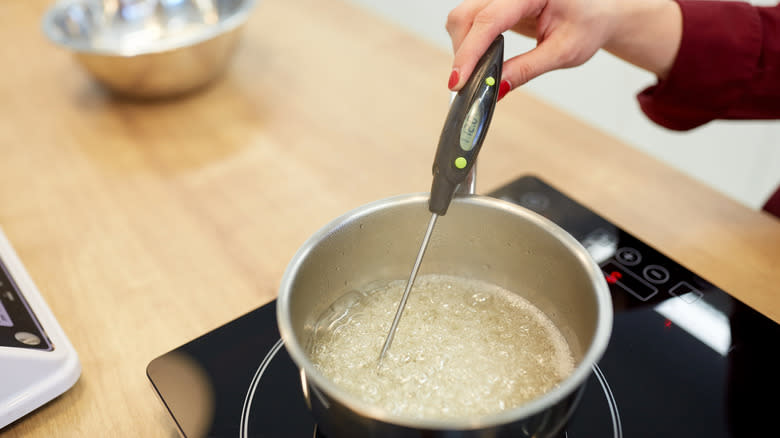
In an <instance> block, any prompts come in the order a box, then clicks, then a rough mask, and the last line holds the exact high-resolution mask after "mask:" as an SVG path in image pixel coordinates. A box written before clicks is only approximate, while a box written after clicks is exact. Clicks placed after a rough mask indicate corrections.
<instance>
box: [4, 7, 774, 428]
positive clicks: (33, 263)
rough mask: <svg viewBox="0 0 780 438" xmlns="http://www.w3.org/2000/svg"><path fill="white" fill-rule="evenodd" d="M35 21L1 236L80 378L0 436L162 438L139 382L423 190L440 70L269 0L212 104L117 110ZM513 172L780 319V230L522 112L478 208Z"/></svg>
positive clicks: (13, 75)
mask: <svg viewBox="0 0 780 438" xmlns="http://www.w3.org/2000/svg"><path fill="white" fill-rule="evenodd" d="M48 3H49V1H43V0H39V1H25V2H2V3H1V4H0V29H2V32H3V33H4V34H5V38H3V39H2V42H0V58H2V59H3V60H5V67H4V69H3V70H4V73H3V80H2V81H0V112H1V113H2V114H3V117H2V121H0V147H1V148H2V155H1V157H2V158H1V159H0V226H2V228H3V230H4V231H5V233H6V235H7V236H8V238H9V240H10V241H11V243H12V245H13V246H14V248H15V249H16V251H17V252H18V254H19V256H20V258H21V260H22V262H23V263H24V264H25V266H26V268H27V270H28V271H29V273H30V275H31V276H32V278H33V280H34V281H35V283H36V284H37V286H38V288H39V289H40V290H41V293H42V294H43V296H44V298H45V299H46V301H47V302H48V304H49V306H50V307H51V309H52V311H53V312H54V314H55V315H56V317H57V318H58V320H59V322H60V324H61V326H62V327H63V329H64V330H65V332H66V334H67V335H68V337H69V338H70V340H71V342H72V343H73V345H74V346H75V348H76V350H77V351H78V353H79V356H80V360H81V363H82V366H83V371H82V375H81V378H80V380H79V381H78V383H76V385H75V386H74V387H73V388H72V389H70V390H69V391H68V392H66V393H65V394H64V395H63V396H61V397H59V398H58V399H56V400H54V401H53V402H51V403H49V404H47V405H46V406H44V407H43V408H41V409H39V410H37V411H35V412H34V413H32V414H31V415H29V416H27V417H25V418H24V419H23V420H21V421H18V422H16V423H14V424H13V425H11V426H9V427H8V428H6V429H5V430H3V431H2V432H3V434H4V436H8V437H27V438H29V437H51V436H63V431H72V435H73V436H103V435H105V434H106V433H119V434H120V435H122V436H139V437H140V436H142V437H155V436H157V437H171V436H174V435H175V427H174V424H173V422H172V421H171V419H170V417H169V416H168V414H167V412H166V411H165V409H164V408H163V407H162V405H161V404H160V403H159V402H158V401H157V398H156V396H155V394H154V391H153V390H152V388H151V386H150V384H149V382H148V380H147V377H146V375H145V369H146V366H147V364H148V363H149V362H150V361H151V360H152V359H154V358H155V357H157V356H159V355H161V354H163V353H165V352H167V351H169V350H171V349H173V348H175V347H178V346H179V345H181V344H183V343H185V342H187V341H189V340H191V339H193V338H195V337H198V336H200V335H202V334H204V333H206V332H208V331H209V330H211V329H213V328H215V327H217V326H219V325H221V324H223V323H225V322H227V321H230V320H232V319H234V318H236V317H237V316H239V315H241V314H244V313H246V312H247V311H249V310H251V309H254V308H256V307H258V306H260V305H262V304H264V303H266V302H268V301H269V300H272V299H274V297H275V295H276V290H277V286H278V283H279V280H280V278H281V275H282V272H283V270H284V268H285V266H286V264H287V262H288V260H289V259H290V258H291V257H292V255H293V253H294V252H295V250H296V249H297V248H298V246H299V245H300V244H301V243H302V242H303V241H304V240H305V239H306V238H307V237H308V236H309V235H311V234H312V233H313V232H314V231H315V230H317V229H318V228H319V227H321V226H322V225H324V224H325V223H326V222H328V221H329V220H331V219H333V218H335V217H336V216H338V215H340V214H341V213H344V212H345V211H347V210H349V209H351V208H353V207H357V206H358V205H361V204H364V203H366V202H369V201H372V200H375V199H379V198H383V197H387V196H390V195H395V194H399V193H406V192H417V191H425V190H427V189H428V187H429V184H430V179H431V176H430V165H431V160H432V157H433V152H434V149H435V145H436V142H437V139H438V135H439V131H440V129H441V125H442V122H443V119H444V115H445V113H446V110H447V104H448V99H449V92H448V90H447V89H446V86H445V84H446V81H447V77H448V75H449V66H450V61H451V57H450V54H449V53H446V52H444V51H441V50H439V49H437V48H435V47H433V46H431V45H428V44H426V43H424V42H422V41H421V40H419V39H417V38H416V37H415V36H412V35H410V34H407V33H405V32H404V31H402V30H401V29H399V28H397V27H395V26H394V25H391V24H388V23H385V22H383V21H380V20H379V19H377V18H376V17H374V16H372V15H369V14H368V13H366V12H363V11H361V10H358V9H356V8H354V7H352V6H349V5H346V4H342V3H339V2H327V4H325V3H323V2H318V1H316V0H263V1H261V2H259V4H258V7H257V9H256V10H255V12H254V13H253V15H252V18H251V20H250V22H249V24H248V28H247V30H246V33H245V35H244V40H243V43H242V45H241V47H240V49H239V51H238V52H237V54H236V57H235V58H234V60H233V62H232V63H231V65H230V68H229V70H228V72H227V73H226V74H225V75H224V77H222V78H221V79H220V80H219V81H218V82H216V83H215V84H213V86H211V87H209V88H208V89H205V90H203V91H202V92H200V93H198V94H195V95H191V96H189V97H187V98H182V99H177V100H173V101H167V102H158V103H157V104H144V103H138V102H135V103H134V102H126V101H124V102H123V101H119V100H116V99H113V98H112V97H111V96H110V95H108V94H106V93H105V92H104V91H102V90H101V89H100V87H98V86H96V85H95V84H94V83H93V82H92V80H91V79H90V78H89V77H88V76H87V75H86V74H85V73H84V72H83V70H81V69H80V68H79V66H78V65H77V64H76V63H75V60H74V59H73V58H72V57H71V56H70V55H69V54H68V53H67V52H65V51H64V50H62V49H60V48H58V47H55V46H53V45H51V44H49V43H48V42H47V41H46V40H45V38H44V37H43V35H42V33H41V31H40V24H39V23H40V17H41V16H42V14H43V12H44V10H45V8H46V7H47V4H48ZM526 173H534V174H537V175H540V176H542V177H543V178H544V179H545V180H547V181H549V182H550V183H552V184H553V185H555V186H557V187H558V188H560V189H561V190H562V191H564V192H566V193H567V194H569V195H570V196H572V197H573V198H575V199H577V200H579V201H580V202H582V203H584V204H585V205H587V206H589V207H591V208H592V209H593V210H595V211H597V212H599V213H600V214H602V215H603V216H605V217H606V218H608V219H610V220H611V221H613V222H614V223H616V224H618V225H619V226H621V227H623V228H625V229H627V230H629V231H630V232H632V233H633V234H635V235H636V236H637V237H639V238H640V239H642V240H644V241H645V242H647V243H648V244H650V245H652V246H654V247H656V248H658V249H660V250H662V251H663V252H664V253H666V254H667V255H668V256H670V257H672V258H673V259H675V260H677V261H678V262H680V263H681V264H683V265H685V266H687V267H688V268H689V269H691V270H693V271H694V272H696V273H698V274H699V275H701V276H702V277H704V278H706V279H708V280H709V281H711V282H713V283H714V284H716V285H718V286H720V287H721V288H723V289H724V290H726V291H728V292H730V293H731V294H733V295H734V296H736V297H738V298H739V299H741V300H743V301H745V302H746V303H747V304H749V305H751V306H753V307H755V308H757V309H759V310H760V311H762V312H763V313H765V314H766V315H768V316H769V317H771V318H773V319H774V320H775V321H780V290H778V289H780V221H778V220H777V219H775V218H773V217H770V216H769V215H766V214H764V213H760V212H756V211H751V210H750V209H748V208H745V207H743V206H741V205H739V204H738V203H736V202H734V201H732V200H730V199H728V198H727V197H725V196H723V195H721V194H719V193H716V192H715V191H713V190H711V189H709V188H708V187H706V186H704V185H703V184H701V183H699V182H696V181H694V180H692V179H691V178H689V177H687V176H684V175H682V174H681V173H680V172H678V171H676V170H674V169H672V168H670V167H668V166H666V165H664V164H662V163H661V162H659V161H656V160H655V159H653V158H650V157H648V156H646V155H644V154H643V153H641V152H639V151H637V150H635V149H633V148H631V147H627V146H626V145H624V144H621V143H620V142H619V141H616V140H615V139H614V138H611V137H609V136H607V135H605V134H604V133H601V132H599V131H597V130H595V129H593V128H591V127H590V126H588V125H586V124H584V123H582V122H580V121H577V120H575V119H573V118H571V117H570V116H567V115H566V114H564V113H562V112H560V111H558V110H556V109H554V108H552V107H550V106H548V105H546V104H544V103H543V102H541V101H539V100H536V99H534V98H532V97H530V96H529V95H526V94H524V93H523V92H515V93H513V94H511V95H510V96H509V97H507V98H506V99H504V100H503V101H502V102H500V103H499V110H498V112H497V114H496V116H495V118H494V120H493V124H492V126H491V133H490V134H489V136H488V140H487V143H486V145H485V148H484V150H483V152H482V154H481V157H480V164H479V191H481V192H486V191H489V190H490V189H492V188H495V187H498V186H499V185H501V184H503V183H505V182H508V181H510V180H512V179H514V178H516V177H517V176H519V175H521V174H526ZM64 434H65V435H68V433H64Z"/></svg>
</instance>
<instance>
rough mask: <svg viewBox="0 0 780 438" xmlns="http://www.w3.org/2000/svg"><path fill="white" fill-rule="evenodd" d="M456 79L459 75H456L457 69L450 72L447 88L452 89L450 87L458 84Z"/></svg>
mask: <svg viewBox="0 0 780 438" xmlns="http://www.w3.org/2000/svg"><path fill="white" fill-rule="evenodd" d="M458 79H460V75H458V71H457V70H453V71H452V73H450V80H449V82H447V88H449V89H450V90H452V87H454V86H456V85H458Z"/></svg>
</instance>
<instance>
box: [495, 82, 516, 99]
mask: <svg viewBox="0 0 780 438" xmlns="http://www.w3.org/2000/svg"><path fill="white" fill-rule="evenodd" d="M511 89H512V84H510V83H509V81H507V80H506V79H502V80H501V83H500V84H499V85H498V99H496V101H499V100H501V98H502V97H504V96H506V93H509V90H511Z"/></svg>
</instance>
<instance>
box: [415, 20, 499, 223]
mask: <svg viewBox="0 0 780 438" xmlns="http://www.w3.org/2000/svg"><path fill="white" fill-rule="evenodd" d="M503 62H504V37H503V36H502V35H499V36H498V37H497V38H496V39H495V40H494V41H493V43H492V44H491V45H490V47H489V48H488V49H487V51H486V52H485V53H484V54H483V55H482V57H481V58H480V59H479V62H478V63H477V66H476V67H475V68H474V72H473V73H472V74H471V76H470V77H469V79H468V81H466V85H464V86H463V88H462V89H461V90H460V91H459V92H458V94H457V96H455V99H454V100H453V101H452V105H450V111H449V113H448V114H447V120H446V121H445V122H444V128H443V129H442V131H441V136H440V137H439V146H438V147H437V148H436V158H435V159H434V161H433V184H432V185H431V197H430V199H429V201H428V209H429V210H430V211H431V212H432V213H436V214H438V215H444V214H445V213H446V212H447V208H448V207H449V206H450V202H451V201H452V196H453V195H454V194H455V190H456V189H457V188H458V185H460V184H461V183H463V181H465V180H466V177H467V176H468V174H469V172H470V171H471V167H472V166H474V162H475V161H476V159H477V154H478V153H479V150H480V148H481V147H482V142H483V141H484V140H485V134H487V130H488V127H489V126H490V120H491V119H492V118H493V111H494V110H495V108H496V101H497V100H498V88H499V84H500V82H501V65H502V63H503Z"/></svg>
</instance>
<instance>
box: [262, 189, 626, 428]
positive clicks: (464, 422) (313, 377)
mask: <svg viewBox="0 0 780 438" xmlns="http://www.w3.org/2000/svg"><path fill="white" fill-rule="evenodd" d="M428 197H429V195H428V193H411V194H403V195H396V196H392V197H389V198H384V199H380V200H377V201H373V202H371V203H368V204H364V205H362V206H360V207H357V208H355V209H353V210H351V211H349V212H347V213H345V214H343V215H341V216H339V217H337V218H336V219H334V220H332V221H330V222H329V223H328V224H326V225H325V226H324V227H322V228H320V229H319V230H318V231H317V232H316V233H314V234H313V235H312V236H311V237H309V238H308V239H307V240H306V241H305V242H304V244H303V245H302V246H301V247H300V248H299V249H298V251H297V252H296V253H295V255H294V256H293V258H292V260H291V261H290V263H289V264H288V266H287V268H286V269H285V272H284V274H283V276H282V280H281V283H280V285H279V294H278V298H277V307H276V312H277V321H278V325H279V333H280V334H281V338H282V340H283V341H284V344H285V347H286V348H287V351H288V353H289V354H290V357H291V358H292V359H293V361H294V362H295V363H296V365H297V366H298V368H299V369H301V370H302V371H303V373H304V374H305V378H306V379H309V380H310V381H311V383H312V384H313V386H315V387H317V388H319V389H320V390H322V391H324V392H325V393H326V394H328V395H329V396H330V397H332V398H334V399H336V400H337V401H338V402H340V403H342V404H343V405H344V406H346V407H347V408H349V409H351V410H352V411H354V412H356V413H358V414H360V415H362V416H364V417H369V418H372V419H375V420H378V421H382V422H386V423H391V424H397V425H401V426H405V427H411V428H417V429H430V430H447V429H456V430H471V429H481V428H486V427H491V426H498V425H503V424H508V423H512V422H515V421H517V420H519V419H522V418H528V417H531V416H533V415H535V414H538V413H540V412H542V411H543V410H545V409H547V408H550V407H552V406H554V405H556V404H557V403H558V402H560V401H562V400H563V399H565V398H566V397H568V396H569V395H570V394H572V393H573V392H574V391H576V390H577V389H578V388H579V387H580V386H582V385H583V384H584V383H585V382H586V380H587V379H588V377H589V376H590V373H591V369H592V367H593V365H594V364H596V363H597V362H598V361H599V359H601V357H602V355H603V354H604V351H605V350H606V348H607V344H608V343H609V338H610V335H611V333H612V321H613V310H612V298H611V295H610V292H609V287H608V286H607V282H606V280H605V279H604V275H603V273H602V271H601V268H600V267H599V266H598V265H597V264H596V262H595V261H594V260H593V258H592V257H591V256H590V254H589V253H588V251H587V250H586V249H585V248H584V247H583V246H582V244H580V242H579V241H577V240H576V239H575V238H574V237H573V236H571V235H570V234H569V233H568V232H566V231H565V230H563V228H561V227H559V226H558V225H557V224H555V223H554V222H552V221H550V220H549V219H547V218H545V217H543V216H541V215H539V214H537V213H535V212H533V211H530V210H527V209H525V208H523V207H520V206H518V205H516V204H513V203H510V202H508V201H503V200H501V199H497V198H493V197H489V196H484V195H458V196H456V197H455V198H454V199H453V201H452V202H454V203H455V202H457V203H466V204H475V205H483V206H486V207H491V208H496V209H499V210H504V211H507V212H509V213H511V214H514V215H518V216H522V217H524V218H525V219H527V220H529V221H531V222H533V223H535V224H537V225H539V226H540V228H542V229H544V230H545V231H547V232H549V233H550V234H552V235H553V236H554V237H555V238H557V239H558V240H559V241H560V242H561V243H562V244H564V245H565V246H566V247H567V248H568V249H569V250H571V252H572V253H574V254H575V255H576V257H577V258H578V259H579V260H580V262H581V264H582V265H583V266H584V267H585V268H586V273H587V275H588V277H589V278H590V280H591V281H592V284H593V285H594V288H595V293H596V300H597V309H598V315H597V324H596V332H595V334H594V336H593V342H591V344H590V345H589V346H588V348H587V349H586V351H585V354H584V355H583V356H582V360H580V362H579V364H578V365H577V366H576V367H575V368H574V371H573V372H572V373H571V374H570V375H569V376H568V377H567V378H566V379H564V380H563V381H562V382H561V383H560V384H559V385H557V386H556V387H555V388H553V389H551V390H550V391H547V392H546V393H544V394H542V395H541V396H539V397H537V398H535V399H533V400H531V401H529V402H526V403H523V404H521V405H520V406H517V407H514V408H510V409H506V410H504V411H501V412H498V413H496V414H491V415H481V416H475V417H466V418H454V419H446V420H444V419H420V418H409V417H404V416H399V415H393V414H391V413H389V412H388V411H386V410H385V409H382V408H379V407H376V406H368V405H367V404H366V403H365V402H364V401H362V400H360V398H358V397H357V396H355V395H353V394H351V393H350V392H348V391H346V390H344V389H342V388H341V387H339V386H337V385H336V384H335V383H333V382H332V381H330V379H328V378H327V377H326V376H325V375H324V374H322V373H321V372H319V370H317V368H316V367H315V366H314V364H313V363H312V362H311V361H310V360H309V358H308V356H307V354H306V353H305V351H304V349H303V347H302V345H301V344H300V343H299V342H297V341H296V340H295V337H294V336H293V328H292V322H291V320H290V318H289V317H288V315H289V309H290V296H289V293H288V291H289V290H290V288H291V286H292V283H293V279H294V278H295V276H296V274H297V273H298V271H299V270H300V268H301V265H302V263H303V261H304V260H305V259H306V257H307V256H308V254H309V253H310V252H311V251H312V249H313V248H314V247H315V246H317V245H318V244H319V243H320V242H322V241H323V240H324V239H325V238H326V237H327V236H328V235H330V234H331V233H332V232H333V230H336V229H338V228H341V227H342V226H343V225H344V224H346V223H351V222H353V221H354V220H356V219H358V218H360V217H363V216H366V215H369V214H372V213H374V212H377V211H380V210H385V209H387V208H393V207H397V206H402V205H408V204H417V203H425V202H427V200H428ZM377 355H378V352H377Z"/></svg>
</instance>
